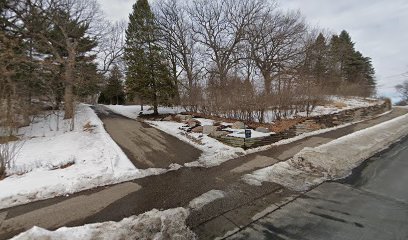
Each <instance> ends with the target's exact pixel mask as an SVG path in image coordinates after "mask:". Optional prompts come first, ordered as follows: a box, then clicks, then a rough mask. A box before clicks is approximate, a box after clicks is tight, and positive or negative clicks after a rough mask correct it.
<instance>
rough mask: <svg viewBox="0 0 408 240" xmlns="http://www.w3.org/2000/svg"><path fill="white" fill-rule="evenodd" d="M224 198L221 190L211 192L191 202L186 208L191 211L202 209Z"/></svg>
mask: <svg viewBox="0 0 408 240" xmlns="http://www.w3.org/2000/svg"><path fill="white" fill-rule="evenodd" d="M224 197H225V192H223V191H221V190H211V191H208V192H206V193H204V194H202V195H201V196H199V197H196V198H194V199H193V200H191V201H190V203H189V205H188V206H189V207H190V208H191V209H193V210H199V209H201V208H203V207H204V206H205V205H207V204H209V203H211V202H214V201H215V200H217V199H221V198H224Z"/></svg>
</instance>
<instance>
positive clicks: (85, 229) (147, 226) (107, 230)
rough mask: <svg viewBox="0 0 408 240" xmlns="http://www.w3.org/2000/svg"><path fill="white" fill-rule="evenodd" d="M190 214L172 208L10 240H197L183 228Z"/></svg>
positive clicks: (30, 232) (34, 230) (29, 233)
mask: <svg viewBox="0 0 408 240" xmlns="http://www.w3.org/2000/svg"><path fill="white" fill-rule="evenodd" d="M188 215H189V211H188V210H187V209H184V208H175V209H169V210H165V211H158V210H156V209H154V210H152V211H149V212H146V213H144V214H141V215H138V216H132V217H129V218H125V219H123V220H122V221H120V222H104V223H95V224H87V225H84V226H80V227H73V228H66V227H63V228H60V229H58V230H56V231H48V230H45V229H43V228H39V227H33V228H32V229H30V230H28V231H26V232H24V233H21V234H20V235H18V236H15V237H14V238H12V240H33V239H38V240H40V239H48V240H71V239H81V240H92V239H106V240H115V239H156V240H160V239H179V240H190V239H196V236H195V234H194V233H193V232H192V231H191V230H190V229H189V228H188V227H187V226H186V224H185V221H186V218H187V217H188Z"/></svg>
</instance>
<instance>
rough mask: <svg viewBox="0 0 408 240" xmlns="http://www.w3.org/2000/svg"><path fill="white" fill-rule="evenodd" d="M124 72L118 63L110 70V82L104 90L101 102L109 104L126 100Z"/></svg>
mask: <svg viewBox="0 0 408 240" xmlns="http://www.w3.org/2000/svg"><path fill="white" fill-rule="evenodd" d="M122 80H123V74H122V72H121V71H120V69H119V67H118V66H117V65H114V66H113V67H112V69H111V71H110V74H109V77H108V82H107V84H106V87H105V89H104V90H103V92H102V94H101V97H100V102H103V103H107V104H121V103H123V102H124V100H125V93H124V91H123V84H122Z"/></svg>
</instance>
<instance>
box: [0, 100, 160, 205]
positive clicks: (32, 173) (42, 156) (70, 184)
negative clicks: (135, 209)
mask: <svg viewBox="0 0 408 240" xmlns="http://www.w3.org/2000/svg"><path fill="white" fill-rule="evenodd" d="M59 115H60V116H57V115H55V114H51V113H49V115H47V116H42V117H37V118H36V119H35V121H34V123H33V124H31V125H30V126H29V127H25V128H22V129H20V130H19V135H20V138H22V141H20V142H19V143H16V144H20V145H21V146H20V147H21V149H20V150H19V151H18V154H17V156H16V159H15V162H14V164H13V165H12V167H11V169H8V170H7V174H8V177H6V178H5V179H3V180H0V209H1V208H7V207H11V206H16V205H20V204H24V203H27V202H31V201H37V200H41V199H46V198H52V197H55V196H60V195H66V194H71V193H74V192H78V191H82V190H86V189H91V188H94V187H97V186H103V185H109V184H114V183H118V182H123V181H127V180H131V179H135V178H140V177H144V176H147V175H152V174H160V173H163V172H165V171H168V170H166V169H146V170H139V169H136V168H135V167H134V165H133V164H132V163H131V162H130V161H129V159H128V158H127V156H126V155H125V154H124V153H123V151H122V150H121V149H120V147H119V146H118V145H117V144H116V143H115V142H114V141H113V140H112V139H111V137H110V136H109V134H108V133H107V132H106V131H105V129H104V127H103V123H102V122H101V120H100V119H99V118H98V117H97V115H96V114H95V113H94V111H93V110H92V109H91V108H90V107H89V106H86V105H82V104H81V105H78V107H77V109H76V117H75V129H74V131H68V129H69V125H70V122H71V121H70V120H62V117H61V116H62V113H61V112H60V113H59ZM57 123H59V124H58V125H59V126H58V128H57Z"/></svg>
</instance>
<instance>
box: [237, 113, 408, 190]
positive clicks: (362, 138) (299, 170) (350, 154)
mask: <svg viewBox="0 0 408 240" xmlns="http://www.w3.org/2000/svg"><path fill="white" fill-rule="evenodd" d="M407 126H408V114H406V115H403V116H401V117H398V118H395V119H393V120H390V121H387V122H384V123H381V124H379V125H376V126H373V127H370V128H367V129H364V130H360V131H357V132H355V133H352V134H350V135H347V136H344V137H341V138H338V139H336V140H333V141H331V142H329V143H327V144H323V145H321V146H319V147H316V148H305V149H303V150H302V151H300V152H299V153H298V154H296V155H295V156H294V157H293V158H292V159H290V160H288V161H285V162H280V163H277V164H275V165H273V166H270V167H267V168H264V169H260V170H257V171H255V172H253V173H251V174H247V175H245V176H244V180H245V181H246V182H247V183H249V184H254V185H261V184H262V182H265V181H266V182H275V183H278V184H280V185H283V186H285V187H288V188H290V189H293V190H296V191H305V190H308V189H310V188H311V187H313V186H315V185H317V184H320V183H322V182H323V181H326V180H334V179H340V178H344V177H347V176H348V175H349V174H350V173H351V171H352V169H354V168H355V167H357V166H358V165H360V164H361V163H362V162H363V161H364V160H366V159H367V158H369V157H371V156H373V155H374V154H376V153H378V152H380V151H382V150H384V149H386V148H387V147H389V146H390V145H391V144H392V143H394V142H397V141H398V140H400V139H401V138H403V137H404V136H407V135H408V128H407Z"/></svg>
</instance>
